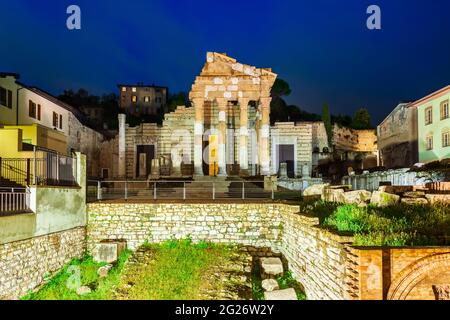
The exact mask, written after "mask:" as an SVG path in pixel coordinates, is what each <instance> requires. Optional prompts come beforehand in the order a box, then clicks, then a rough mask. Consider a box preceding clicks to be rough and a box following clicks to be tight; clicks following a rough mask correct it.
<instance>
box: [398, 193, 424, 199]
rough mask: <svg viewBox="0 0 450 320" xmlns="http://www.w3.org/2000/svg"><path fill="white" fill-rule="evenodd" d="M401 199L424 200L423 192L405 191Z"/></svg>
mask: <svg viewBox="0 0 450 320" xmlns="http://www.w3.org/2000/svg"><path fill="white" fill-rule="evenodd" d="M403 197H405V198H425V192H424V191H407V192H405V193H403Z"/></svg>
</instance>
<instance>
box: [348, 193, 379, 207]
mask: <svg viewBox="0 0 450 320" xmlns="http://www.w3.org/2000/svg"><path fill="white" fill-rule="evenodd" d="M371 197H372V193H371V192H370V191H367V190H356V191H349V192H345V193H344V199H345V203H348V204H357V205H364V204H367V203H369V202H370V198H371Z"/></svg>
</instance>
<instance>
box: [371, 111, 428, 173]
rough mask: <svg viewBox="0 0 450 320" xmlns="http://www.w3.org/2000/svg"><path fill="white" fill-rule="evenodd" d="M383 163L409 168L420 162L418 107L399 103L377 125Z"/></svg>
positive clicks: (384, 164)
mask: <svg viewBox="0 0 450 320" xmlns="http://www.w3.org/2000/svg"><path fill="white" fill-rule="evenodd" d="M377 138H378V148H379V150H380V159H381V164H382V165H383V166H385V167H387V168H409V167H411V166H412V165H414V164H415V163H417V162H419V151H418V144H417V139H418V135H417V108H413V107H411V106H410V105H409V104H408V103H401V104H399V105H398V106H397V107H396V108H395V109H394V110H392V112H391V113H390V114H389V115H388V116H387V117H386V118H385V119H384V120H383V122H381V124H380V125H379V126H378V127H377Z"/></svg>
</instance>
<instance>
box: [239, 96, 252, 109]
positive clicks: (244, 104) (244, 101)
mask: <svg viewBox="0 0 450 320" xmlns="http://www.w3.org/2000/svg"><path fill="white" fill-rule="evenodd" d="M238 102H239V106H240V107H241V108H242V107H248V103H249V102H250V98H239V99H238Z"/></svg>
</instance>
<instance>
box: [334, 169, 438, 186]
mask: <svg viewBox="0 0 450 320" xmlns="http://www.w3.org/2000/svg"><path fill="white" fill-rule="evenodd" d="M433 177H434V179H436V180H437V181H439V180H443V179H444V178H445V176H444V175H443V174H439V173H438V172H435V173H434V174H433ZM380 182H390V183H391V184H392V185H393V186H417V185H425V184H426V183H427V182H429V176H427V175H426V174H423V173H420V172H414V171H410V170H409V168H404V169H396V170H386V171H376V172H371V173H364V174H359V175H350V176H344V177H343V178H342V184H344V185H351V186H352V189H353V190H368V191H374V190H378V187H379V184H380Z"/></svg>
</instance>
